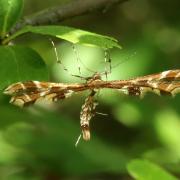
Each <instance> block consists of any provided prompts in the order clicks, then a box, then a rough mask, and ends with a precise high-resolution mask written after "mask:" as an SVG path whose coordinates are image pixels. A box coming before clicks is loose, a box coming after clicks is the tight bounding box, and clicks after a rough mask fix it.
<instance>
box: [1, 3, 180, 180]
mask: <svg viewBox="0 0 180 180" xmlns="http://www.w3.org/2000/svg"><path fill="white" fill-rule="evenodd" d="M65 2H68V1H63V0H61V1H60V0H46V1H45V2H44V1H41V0H26V1H25V7H24V15H29V14H32V13H35V12H37V11H39V10H41V9H44V8H48V7H50V6H55V5H57V4H60V3H62V4H63V3H65ZM179 7H180V1H179V0H172V1H167V0H166V1H163V0H158V1H156V0H151V1H148V0H134V1H132V0H129V1H127V2H125V3H123V4H120V5H118V6H116V7H113V8H111V9H109V10H108V11H107V12H102V11H101V12H93V13H91V14H89V15H84V16H81V17H75V18H72V19H70V20H66V21H63V22H62V23H61V25H66V26H72V27H75V28H80V29H83V30H88V31H91V32H96V33H99V34H103V35H108V36H111V37H115V38H116V39H118V40H119V42H120V45H122V47H123V49H122V50H119V49H112V50H111V51H110V55H111V59H112V66H114V68H112V73H111V74H109V75H108V79H109V80H112V79H113V80H115V79H128V78H132V77H136V76H143V75H147V74H151V73H157V72H161V71H165V70H168V69H178V68H180V60H179V56H180V23H179V20H180V13H179ZM53 40H54V41H55V44H56V48H57V51H58V57H59V58H60V59H61V60H62V61H63V63H64V65H65V66H66V67H67V69H68V70H69V72H71V73H73V74H78V73H79V72H78V64H77V57H76V55H75V53H74V52H73V49H72V45H71V44H70V43H68V42H65V41H61V40H59V39H53ZM16 42H17V43H18V44H22V45H26V46H29V47H31V48H33V49H35V50H36V51H37V52H39V54H40V55H41V56H42V57H43V59H44V61H45V63H46V64H47V66H48V70H49V75H50V80H51V81H55V82H63V83H66V82H67V83H70V82H83V81H82V80H81V79H78V78H76V77H72V76H70V75H69V74H68V73H67V72H66V71H64V70H63V68H62V67H61V66H60V65H59V64H57V62H56V57H55V54H54V49H53V47H52V44H51V42H50V41H49V37H44V36H40V35H34V34H33V35H31V34H27V35H23V36H22V37H20V38H18V39H17V41H16ZM76 49H77V52H78V54H79V57H80V59H81V61H82V62H83V63H80V65H81V72H82V75H83V76H91V75H92V72H90V71H88V70H87V69H86V68H85V66H86V67H88V68H89V69H91V70H93V71H97V72H99V71H103V70H104V68H105V63H104V52H103V51H102V50H101V49H99V48H93V47H85V46H79V45H77V46H76ZM83 64H84V65H83ZM116 64H119V65H118V66H116ZM104 78H105V77H104ZM88 93H89V92H84V93H79V94H75V95H74V96H72V97H71V98H69V99H66V100H64V101H59V102H58V103H54V104H50V105H47V106H45V107H43V108H39V107H30V108H28V109H20V108H18V107H14V106H13V105H10V104H8V99H9V98H8V97H4V96H3V97H1V98H2V101H1V107H0V113H1V121H0V127H1V129H0V179H12V180H14V179H17V180H21V179H22V180H24V179H33V180H36V179H37V180H39V179H45V180H46V179H47V180H49V179H50V180H51V179H52V180H56V179H122V180H128V179H132V178H131V177H130V175H129V173H128V171H127V164H128V163H129V161H131V160H133V159H135V158H145V159H149V160H150V161H152V162H155V163H157V164H159V165H160V166H162V167H163V168H164V169H166V170H167V171H169V172H171V173H172V174H174V175H175V176H177V177H180V138H179V137H180V108H179V107H180V95H177V96H176V97H175V98H171V97H159V96H157V95H154V94H148V95H146V96H145V98H144V99H139V98H134V97H129V96H125V95H122V94H120V93H119V92H118V91H116V90H101V91H100V93H99V95H98V97H97V100H98V103H99V105H98V107H97V111H98V112H101V113H105V114H107V115H106V116H102V115H96V116H95V117H94V118H93V119H92V121H91V134H92V135H91V140H90V141H89V142H84V141H83V140H81V141H80V143H79V144H78V147H77V148H76V147H75V142H76V140H77V137H78V136H79V134H80V132H81V130H80V126H79V121H80V120H79V113H80V110H81V106H82V104H83V102H84V99H85V97H86V96H87V94H88ZM9 109H10V110H11V111H10V110H9ZM9 112H11V113H9Z"/></svg>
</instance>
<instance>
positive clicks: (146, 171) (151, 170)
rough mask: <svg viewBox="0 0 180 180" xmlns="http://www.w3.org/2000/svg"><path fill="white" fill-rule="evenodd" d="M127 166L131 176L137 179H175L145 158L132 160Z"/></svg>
mask: <svg viewBox="0 0 180 180" xmlns="http://www.w3.org/2000/svg"><path fill="white" fill-rule="evenodd" d="M127 168H128V171H129V173H130V174H131V176H132V177H134V178H135V179H139V180H155V179H157V180H158V179H163V180H177V178H175V177H174V176H173V175H171V174H170V173H168V172H167V171H165V170H164V169H163V168H161V167H160V166H158V165H156V164H154V163H152V162H149V161H147V160H141V159H135V160H132V161H131V162H130V163H129V164H128V166H127Z"/></svg>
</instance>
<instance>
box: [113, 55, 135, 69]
mask: <svg viewBox="0 0 180 180" xmlns="http://www.w3.org/2000/svg"><path fill="white" fill-rule="evenodd" d="M136 54H137V52H136V51H134V52H133V53H132V54H130V55H129V56H128V57H126V58H125V59H124V60H123V61H121V62H119V63H117V64H115V65H113V66H111V68H116V67H118V66H119V65H121V64H124V63H125V62H127V61H129V60H131V59H132V57H134V56H135V55H136Z"/></svg>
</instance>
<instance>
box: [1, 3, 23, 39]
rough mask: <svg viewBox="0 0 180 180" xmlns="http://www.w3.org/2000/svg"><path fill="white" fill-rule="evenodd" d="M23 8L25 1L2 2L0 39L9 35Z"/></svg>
mask: <svg viewBox="0 0 180 180" xmlns="http://www.w3.org/2000/svg"><path fill="white" fill-rule="evenodd" d="M22 8H23V0H0V37H1V39H3V37H4V36H5V35H6V34H7V32H8V31H9V30H10V28H11V27H12V26H13V25H14V24H15V23H16V21H17V20H18V19H19V17H20V15H21V12H22Z"/></svg>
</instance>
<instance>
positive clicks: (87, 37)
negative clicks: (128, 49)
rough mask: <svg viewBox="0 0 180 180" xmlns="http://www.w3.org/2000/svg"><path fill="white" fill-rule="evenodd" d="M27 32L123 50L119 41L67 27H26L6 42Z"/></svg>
mask: <svg viewBox="0 0 180 180" xmlns="http://www.w3.org/2000/svg"><path fill="white" fill-rule="evenodd" d="M27 32H32V33H38V34H43V35H50V36H55V37H57V38H60V39H63V40H66V41H69V42H71V43H74V44H76V43H79V44H83V45H87V46H98V47H101V48H113V47H117V48H121V46H120V45H119V44H118V41H117V40H116V39H114V38H112V37H108V36H102V35H100V34H96V33H92V32H88V31H83V30H80V29H75V28H72V27H65V26H26V27H24V28H23V29H21V30H20V31H18V32H17V33H15V34H14V35H12V36H11V37H9V38H7V39H6V40H5V42H7V41H10V40H12V39H14V38H15V37H17V36H19V35H21V34H24V33H27Z"/></svg>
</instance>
